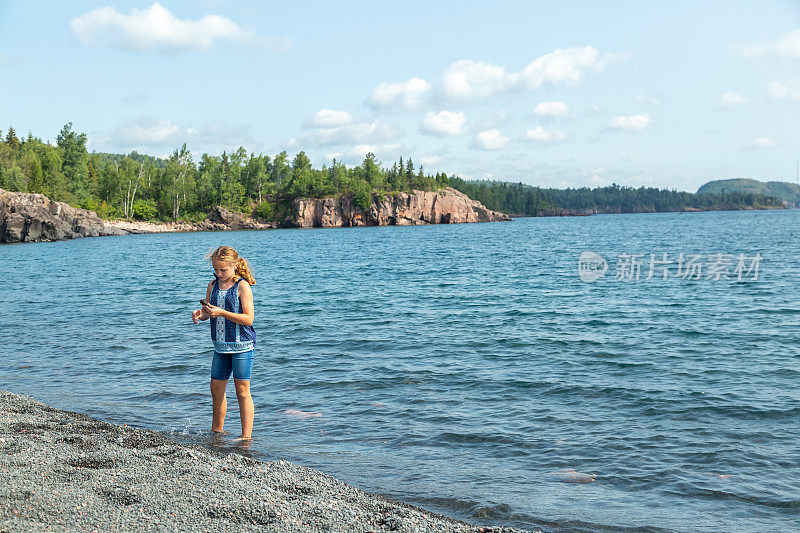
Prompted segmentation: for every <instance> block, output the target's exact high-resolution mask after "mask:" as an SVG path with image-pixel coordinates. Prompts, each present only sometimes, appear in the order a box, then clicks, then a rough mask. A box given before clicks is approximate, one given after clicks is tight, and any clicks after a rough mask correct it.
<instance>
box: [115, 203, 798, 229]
mask: <svg viewBox="0 0 800 533" xmlns="http://www.w3.org/2000/svg"><path fill="white" fill-rule="evenodd" d="M792 209H800V208H796V207H762V208H754V209H683V210H673V211H636V212H630V213H627V212H625V213H617V212H608V213H601V212H597V213H595V212H591V213H590V212H580V213H578V212H576V213H548V214H541V215H517V214H509V215H507V216H508V217H509V218H511V219H515V218H564V217H587V216H597V215H650V214H656V213H681V214H684V213H708V212H722V211H725V212H738V211H776V210H777V211H784V210H792ZM102 220H103V223H104V224H105V225H106V227H112V228H119V229H121V230H124V231H125V232H127V234H128V235H139V234H149V233H193V232H210V231H248V230H249V231H257V230H273V229H276V230H279V229H331V228H328V227H312V228H294V227H281V226H277V225H274V224H263V225H262V227H255V228H230V227H215V228H208V227H204V226H203V225H202V224H195V223H192V222H153V221H139V220H120V219H108V220H106V219H102ZM417 225H424V226H436V225H439V224H417ZM387 226H388V225H387ZM346 227H380V226H333V228H346Z"/></svg>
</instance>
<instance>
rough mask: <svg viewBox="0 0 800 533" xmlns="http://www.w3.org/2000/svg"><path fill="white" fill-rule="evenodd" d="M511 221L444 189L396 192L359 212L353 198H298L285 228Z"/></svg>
mask: <svg viewBox="0 0 800 533" xmlns="http://www.w3.org/2000/svg"><path fill="white" fill-rule="evenodd" d="M508 220H511V218H509V217H508V216H507V215H504V214H503V213H498V212H497V211H492V210H490V209H487V208H486V207H484V206H483V204H481V203H480V202H478V201H476V200H471V199H470V198H469V197H468V196H467V195H466V194H464V193H462V192H460V191H457V190H455V189H453V188H452V187H447V188H445V189H441V190H438V191H416V190H415V191H413V192H412V193H410V194H409V193H405V192H402V193H399V194H397V195H395V196H389V197H385V198H384V199H383V200H380V199H379V198H378V197H377V195H373V198H372V205H370V207H369V208H368V209H362V208H361V207H359V206H358V205H356V204H355V203H354V202H353V200H352V198H349V197H346V196H343V197H339V198H330V197H328V198H299V199H297V200H295V201H294V202H293V203H292V214H291V215H290V218H289V220H287V223H288V225H290V226H293V227H296V228H318V227H322V228H333V227H341V226H344V227H349V226H411V225H417V224H458V223H462V222H495V221H508Z"/></svg>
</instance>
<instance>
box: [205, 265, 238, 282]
mask: <svg viewBox="0 0 800 533" xmlns="http://www.w3.org/2000/svg"><path fill="white" fill-rule="evenodd" d="M211 265H212V266H213V267H214V274H216V275H217V277H218V278H219V280H220V281H221V282H223V283H224V282H226V281H229V280H230V279H232V278H233V275H234V273H235V272H236V266H235V265H234V264H232V263H226V262H225V261H214V260H213V259H212V260H211Z"/></svg>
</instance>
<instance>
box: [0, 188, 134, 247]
mask: <svg viewBox="0 0 800 533" xmlns="http://www.w3.org/2000/svg"><path fill="white" fill-rule="evenodd" d="M126 233H127V232H126V231H124V230H121V229H119V228H115V227H111V226H106V224H105V223H104V222H103V220H102V219H101V218H100V217H98V216H97V215H96V214H95V212H94V211H88V210H86V209H78V208H76V207H72V206H70V205H67V204H65V203H63V202H54V201H52V200H50V199H49V198H47V197H46V196H45V195H43V194H33V193H22V192H9V191H5V190H3V189H0V243H13V242H42V241H59V240H64V239H74V238H76V237H99V236H102V235H125V234H126Z"/></svg>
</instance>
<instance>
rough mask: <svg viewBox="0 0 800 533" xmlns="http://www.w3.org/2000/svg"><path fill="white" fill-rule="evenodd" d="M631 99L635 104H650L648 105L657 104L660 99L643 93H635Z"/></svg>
mask: <svg viewBox="0 0 800 533" xmlns="http://www.w3.org/2000/svg"><path fill="white" fill-rule="evenodd" d="M633 101H634V103H637V104H650V105H659V104H660V103H661V101H660V100H659V99H658V98H656V97H654V96H649V95H647V94H644V93H639V94H637V95H636V96H635V97H634V99H633Z"/></svg>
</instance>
